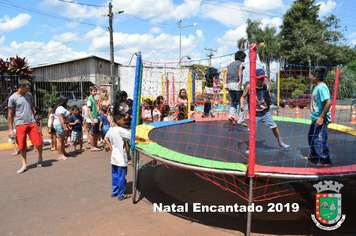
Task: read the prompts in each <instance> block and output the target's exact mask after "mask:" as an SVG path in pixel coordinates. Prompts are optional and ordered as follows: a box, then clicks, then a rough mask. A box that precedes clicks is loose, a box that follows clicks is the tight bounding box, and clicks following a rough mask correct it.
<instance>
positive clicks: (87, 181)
mask: <svg viewBox="0 0 356 236" xmlns="http://www.w3.org/2000/svg"><path fill="white" fill-rule="evenodd" d="M86 146H88V145H86ZM69 151H71V148H69ZM56 157H57V153H55V152H50V151H49V150H48V146H47V147H46V148H45V151H44V167H43V168H37V167H35V163H36V160H37V155H36V154H34V153H32V152H29V153H28V164H29V168H30V169H29V170H28V171H27V172H25V173H23V174H20V175H17V174H16V171H17V169H18V168H20V167H21V163H20V159H19V157H18V156H16V157H13V156H11V150H5V151H1V159H0V192H1V194H0V208H1V211H0V222H1V223H0V224H1V226H0V235H243V233H244V232H245V231H246V214H245V213H193V212H192V211H191V210H190V212H188V213H164V212H162V213H159V212H153V203H163V204H167V205H171V204H184V203H185V202H187V203H189V204H190V209H191V204H192V203H202V204H207V205H229V204H235V203H238V204H240V205H241V204H244V205H246V202H245V201H244V200H242V199H241V198H240V197H238V196H236V195H234V194H232V193H230V192H228V191H223V190H222V189H220V188H219V187H217V186H215V185H214V184H212V183H210V182H208V181H205V180H203V179H201V178H199V177H197V176H196V175H195V174H194V173H192V172H190V171H184V170H180V169H171V168H170V169H168V168H166V167H164V166H157V167H146V168H143V169H142V170H141V171H140V181H139V189H140V200H139V202H138V203H137V204H133V203H132V201H131V199H128V200H124V201H118V200H117V199H116V198H110V196H109V195H110V193H111V175H110V153H106V152H95V153H92V152H89V151H87V152H84V153H82V154H80V155H77V156H73V157H71V158H69V160H67V161H58V160H57V158H56ZM128 172H129V173H128V175H127V181H128V184H127V186H128V189H131V186H132V181H131V180H132V168H131V166H129V168H128ZM345 181H346V180H345ZM343 183H344V184H345V182H343ZM347 184H349V185H353V186H355V185H356V184H355V179H354V178H351V179H349V180H347ZM129 192H131V191H130V190H129ZM355 193H356V191H355V189H354V188H346V187H344V189H343V190H342V194H343V199H342V201H343V202H342V204H343V214H346V215H347V217H346V221H345V222H344V223H343V225H342V227H341V228H340V229H339V230H338V231H335V232H324V231H322V230H320V229H318V228H317V227H316V226H315V224H314V223H313V222H312V220H311V218H310V214H313V213H314V211H315V208H314V207H315V206H314V205H315V203H314V202H315V200H314V198H313V197H312V194H310V193H306V194H301V195H295V196H290V197H284V198H279V199H276V200H273V201H269V202H263V203H257V204H262V205H263V206H264V209H267V208H268V206H267V204H268V203H271V202H272V203H278V202H281V203H283V204H286V203H298V204H299V206H300V210H299V211H298V213H291V212H289V213H286V212H284V213H267V212H266V210H265V211H264V212H262V213H254V214H253V215H252V219H253V220H252V232H253V234H252V235H318V234H319V235H335V234H338V235H342V234H349V235H351V234H353V233H356V230H355V228H354V222H356V212H355V210H354V207H353V206H354V202H355Z"/></svg>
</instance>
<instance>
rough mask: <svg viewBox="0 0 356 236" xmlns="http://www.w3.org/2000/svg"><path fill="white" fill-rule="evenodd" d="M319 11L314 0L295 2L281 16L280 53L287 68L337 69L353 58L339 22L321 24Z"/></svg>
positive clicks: (332, 18) (328, 19) (331, 19)
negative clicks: (301, 66)
mask: <svg viewBox="0 0 356 236" xmlns="http://www.w3.org/2000/svg"><path fill="white" fill-rule="evenodd" d="M319 9H320V5H319V4H315V0H296V1H295V2H294V3H293V5H292V6H291V8H290V9H289V10H288V11H287V12H286V14H285V15H284V16H283V24H282V25H281V26H280V28H281V32H280V36H281V42H280V51H281V53H282V56H283V58H284V59H285V60H286V61H287V63H288V64H296V65H307V66H309V68H310V67H311V66H336V65H339V64H346V63H347V62H348V61H350V59H351V58H352V57H353V52H352V49H351V48H350V47H349V46H346V45H345V38H344V36H343V33H342V32H343V29H342V28H341V26H340V25H339V22H340V20H339V19H337V18H336V16H334V15H331V16H329V17H324V18H323V20H320V19H319ZM310 71H311V69H310Z"/></svg>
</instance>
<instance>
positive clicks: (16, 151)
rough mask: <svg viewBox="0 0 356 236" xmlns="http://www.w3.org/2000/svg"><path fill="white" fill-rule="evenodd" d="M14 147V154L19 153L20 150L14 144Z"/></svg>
mask: <svg viewBox="0 0 356 236" xmlns="http://www.w3.org/2000/svg"><path fill="white" fill-rule="evenodd" d="M12 147H13V148H14V153H16V154H17V153H18V150H17V147H16V144H15V143H12Z"/></svg>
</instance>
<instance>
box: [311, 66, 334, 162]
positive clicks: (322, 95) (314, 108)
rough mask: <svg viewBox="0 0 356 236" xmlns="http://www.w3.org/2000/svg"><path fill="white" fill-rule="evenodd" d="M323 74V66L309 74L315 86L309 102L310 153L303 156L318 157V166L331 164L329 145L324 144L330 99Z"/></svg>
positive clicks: (326, 138) (329, 119)
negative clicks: (311, 74) (310, 121)
mask: <svg viewBox="0 0 356 236" xmlns="http://www.w3.org/2000/svg"><path fill="white" fill-rule="evenodd" d="M325 75H326V70H325V68H317V69H315V72H314V75H313V76H311V79H312V83H313V84H314V85H315V88H314V90H313V95H312V100H311V104H310V116H311V120H312V124H311V125H310V128H309V134H308V143H309V147H310V154H309V155H308V156H306V157H305V159H308V158H318V159H319V161H318V163H317V165H319V166H330V165H331V161H330V154H329V147H328V145H327V144H326V142H327V140H328V124H329V123H330V121H331V111H330V107H331V101H330V92H329V88H328V86H327V85H326V84H325V83H324V77H325Z"/></svg>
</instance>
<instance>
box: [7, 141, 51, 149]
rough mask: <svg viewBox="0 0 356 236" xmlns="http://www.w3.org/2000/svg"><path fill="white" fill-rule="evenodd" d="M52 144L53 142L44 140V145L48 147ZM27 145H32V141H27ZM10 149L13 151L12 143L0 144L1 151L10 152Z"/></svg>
mask: <svg viewBox="0 0 356 236" xmlns="http://www.w3.org/2000/svg"><path fill="white" fill-rule="evenodd" d="M50 143H51V140H43V145H48V144H50ZM26 144H27V145H31V141H30V140H27V141H26ZM9 149H13V146H12V143H0V151H3V150H9Z"/></svg>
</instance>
